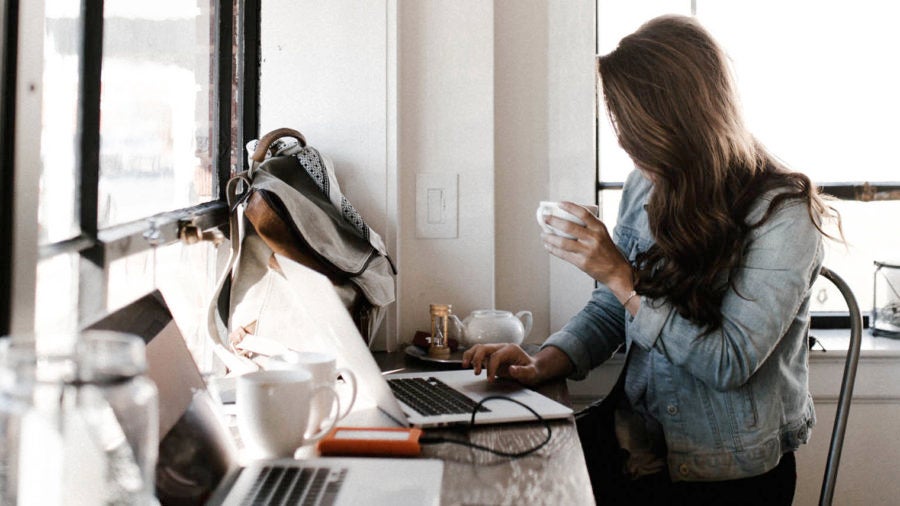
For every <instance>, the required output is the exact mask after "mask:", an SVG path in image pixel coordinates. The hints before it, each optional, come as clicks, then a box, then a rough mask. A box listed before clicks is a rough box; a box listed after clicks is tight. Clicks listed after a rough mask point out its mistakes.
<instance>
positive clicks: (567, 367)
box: [533, 346, 575, 382]
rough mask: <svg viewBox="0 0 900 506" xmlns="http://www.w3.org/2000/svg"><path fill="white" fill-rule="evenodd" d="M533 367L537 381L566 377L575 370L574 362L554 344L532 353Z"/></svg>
mask: <svg viewBox="0 0 900 506" xmlns="http://www.w3.org/2000/svg"><path fill="white" fill-rule="evenodd" d="M533 358H534V368H535V372H536V373H537V379H538V382H544V381H547V380H550V379H553V378H562V377H566V376H568V375H569V374H571V373H572V371H574V370H575V364H573V363H572V361H571V360H570V359H569V356H568V355H566V353H565V352H564V351H562V350H561V349H559V348H557V347H556V346H547V347H546V348H544V349H542V350H541V351H539V352H537V353H536V354H535V355H534V357H533Z"/></svg>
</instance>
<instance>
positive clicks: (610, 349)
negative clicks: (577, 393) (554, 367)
mask: <svg viewBox="0 0 900 506" xmlns="http://www.w3.org/2000/svg"><path fill="white" fill-rule="evenodd" d="M623 342H625V313H624V309H623V308H622V304H621V303H619V301H618V299H616V296H615V295H613V293H612V292H611V291H610V290H609V289H608V288H606V287H605V286H602V285H601V286H600V287H599V288H597V289H596V290H594V292H593V294H592V295H591V300H590V301H588V303H587V305H586V306H585V307H584V308H583V309H582V310H581V311H580V312H579V313H578V314H577V315H575V316H574V317H572V319H571V320H569V322H568V323H566V325H565V326H564V327H563V328H562V330H560V331H558V332H556V333H554V334H553V335H551V336H550V337H549V338H547V340H546V341H545V342H544V344H543V346H541V348H545V347H547V346H555V347H557V348H559V349H560V350H562V351H563V352H564V353H565V354H566V355H567V356H568V357H569V360H571V361H572V364H573V365H574V366H575V369H574V370H573V371H572V374H570V375H569V377H570V378H572V379H583V378H584V377H585V376H587V373H588V372H589V371H590V370H591V369H592V368H594V367H596V366H598V365H600V364H601V363H603V362H605V361H606V360H607V359H609V357H611V356H612V354H613V353H615V351H616V349H617V348H618V347H619V346H620V345H621V344H622V343H623Z"/></svg>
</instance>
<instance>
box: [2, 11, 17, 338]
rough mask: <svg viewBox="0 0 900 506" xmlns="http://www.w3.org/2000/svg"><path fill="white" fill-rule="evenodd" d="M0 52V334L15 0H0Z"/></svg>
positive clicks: (8, 233) (6, 272)
mask: <svg viewBox="0 0 900 506" xmlns="http://www.w3.org/2000/svg"><path fill="white" fill-rule="evenodd" d="M2 2H3V3H2V5H0V8H2V9H3V26H0V36H2V37H3V46H2V52H0V73H2V78H0V335H7V334H9V332H10V324H11V322H10V319H11V314H10V311H11V307H12V272H13V271H12V255H13V242H12V241H13V209H14V207H13V187H14V182H15V180H14V177H13V176H14V174H13V161H14V159H13V145H14V143H15V109H16V108H15V105H16V52H17V46H16V41H17V40H18V29H19V28H18V19H19V2H18V0H2Z"/></svg>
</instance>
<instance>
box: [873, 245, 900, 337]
mask: <svg viewBox="0 0 900 506" xmlns="http://www.w3.org/2000/svg"><path fill="white" fill-rule="evenodd" d="M873 289H874V293H873V294H872V300H873V305H872V323H871V325H870V328H871V329H872V335H875V336H884V337H894V338H900V262H879V261H876V262H875V279H874V288H873Z"/></svg>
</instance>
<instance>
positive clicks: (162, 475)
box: [88, 291, 236, 505]
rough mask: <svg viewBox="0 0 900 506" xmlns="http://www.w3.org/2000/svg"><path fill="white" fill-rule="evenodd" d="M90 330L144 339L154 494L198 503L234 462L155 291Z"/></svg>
mask: <svg viewBox="0 0 900 506" xmlns="http://www.w3.org/2000/svg"><path fill="white" fill-rule="evenodd" d="M88 328H89V329H96V330H114V331H118V332H127V333H130V334H134V335H137V336H139V337H141V338H142V339H143V340H144V342H145V343H146V346H147V348H146V353H147V375H148V376H149V377H150V379H152V380H153V381H154V382H155V383H156V386H157V390H158V391H159V436H160V443H159V458H158V460H157V465H156V494H157V498H158V499H159V500H160V502H161V503H162V504H164V505H165V504H176V505H177V504H202V503H203V502H204V501H205V500H206V499H207V498H208V497H209V496H210V495H211V494H212V491H213V490H214V489H215V487H216V486H217V485H218V484H219V482H220V481H221V480H222V479H223V477H224V476H225V474H226V472H227V471H228V470H229V468H230V466H232V465H233V464H234V462H235V461H236V458H235V457H236V450H235V448H234V442H233V440H232V439H231V435H230V434H229V433H228V432H227V431H228V429H227V427H226V426H225V424H223V423H222V420H221V419H220V418H219V413H218V412H217V408H216V406H215V401H214V400H213V399H212V397H211V396H210V395H209V392H208V391H207V390H206V385H205V382H204V381H203V378H202V377H201V375H200V372H199V370H198V369H197V365H196V363H195V362H194V360H193V357H192V356H191V353H190V350H188V348H187V345H186V344H185V341H184V338H183V336H182V334H181V332H180V331H179V329H178V326H177V325H176V324H175V320H174V319H173V317H172V313H171V311H170V310H169V308H168V306H167V305H166V302H165V299H164V298H163V297H162V294H161V293H160V292H159V291H154V292H153V293H151V294H148V295H146V296H144V297H141V298H140V299H138V300H136V301H135V302H133V303H131V304H129V305H127V306H125V307H124V308H122V309H119V310H118V311H116V312H114V313H112V314H110V315H109V316H107V317H105V318H103V319H102V320H100V321H98V322H96V323H93V324H91V325H90V326H89V327H88Z"/></svg>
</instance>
